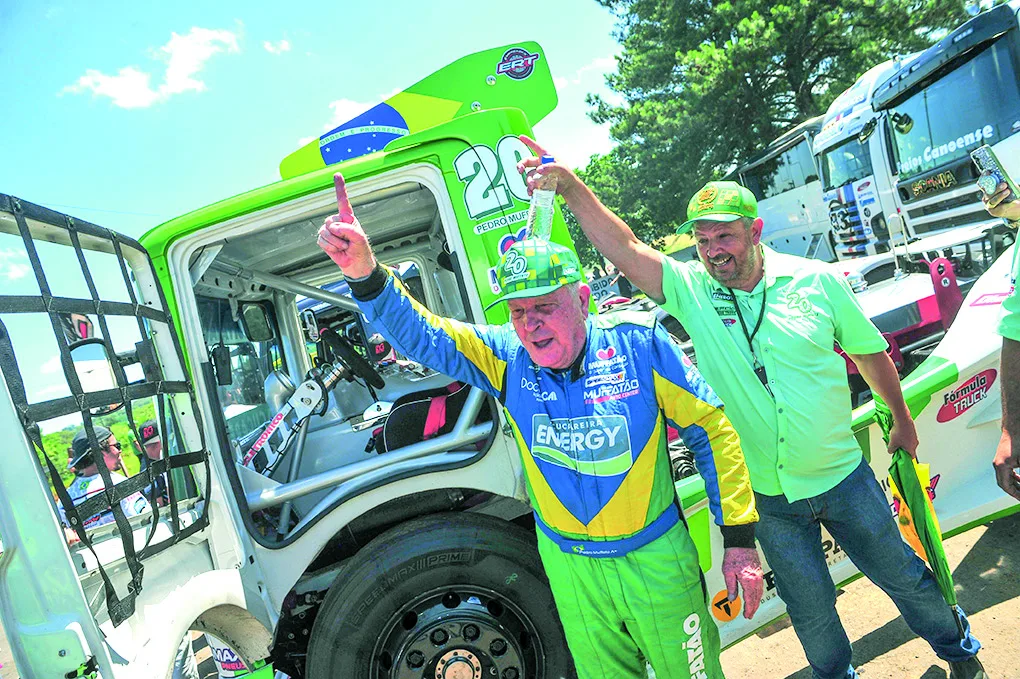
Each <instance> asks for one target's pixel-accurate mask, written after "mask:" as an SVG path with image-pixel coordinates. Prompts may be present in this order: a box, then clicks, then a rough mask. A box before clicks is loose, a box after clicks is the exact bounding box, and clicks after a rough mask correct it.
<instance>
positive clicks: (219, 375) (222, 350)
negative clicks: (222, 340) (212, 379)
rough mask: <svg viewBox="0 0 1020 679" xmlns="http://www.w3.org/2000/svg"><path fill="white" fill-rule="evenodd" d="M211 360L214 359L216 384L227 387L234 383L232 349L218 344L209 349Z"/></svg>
mask: <svg viewBox="0 0 1020 679" xmlns="http://www.w3.org/2000/svg"><path fill="white" fill-rule="evenodd" d="M209 358H211V359H212V364H213V372H215V373H216V384H218V385H220V386H221V387H225V386H227V385H229V384H230V383H231V382H233V381H234V376H233V374H232V372H233V371H232V370H231V367H230V347H228V346H227V345H226V344H217V345H216V346H214V347H212V348H211V349H209Z"/></svg>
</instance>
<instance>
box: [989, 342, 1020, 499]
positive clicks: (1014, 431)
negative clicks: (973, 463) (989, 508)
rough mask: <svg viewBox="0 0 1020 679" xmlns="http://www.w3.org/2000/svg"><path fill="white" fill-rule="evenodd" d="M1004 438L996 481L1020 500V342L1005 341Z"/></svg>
mask: <svg viewBox="0 0 1020 679" xmlns="http://www.w3.org/2000/svg"><path fill="white" fill-rule="evenodd" d="M1000 368H1001V369H1000V373H999V384H1000V385H1001V386H1000V388H1001V389H1002V437H1001V438H1000V439H999V446H998V448H996V451H995V459H994V460H993V461H992V464H993V466H994V467H995V480H996V482H998V484H999V487H1000V488H1002V489H1003V490H1004V491H1006V493H1007V494H1009V495H1011V496H1013V497H1014V498H1016V499H1017V500H1020V475H1018V474H1017V472H1016V471H1015V470H1016V468H1017V467H1020V341H1017V340H1014V339H1009V338H1008V337H1003V338H1002V365H1001V366H1000Z"/></svg>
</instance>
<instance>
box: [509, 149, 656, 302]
mask: <svg viewBox="0 0 1020 679" xmlns="http://www.w3.org/2000/svg"><path fill="white" fill-rule="evenodd" d="M521 141H523V142H524V143H525V144H526V145H527V146H528V148H530V149H531V150H532V151H533V152H534V153H535V154H536V156H538V157H537V158H525V159H524V160H522V161H521V162H520V163H518V164H517V169H518V171H520V172H521V173H524V172H526V171H528V170H529V169H531V168H535V167H538V166H539V165H540V164H541V160H540V158H541V157H542V156H543V155H549V154H548V152H547V151H546V150H545V149H544V148H542V147H541V146H540V145H539V144H538V143H537V142H536V141H535V140H534V139H531V138H530V137H527V136H523V135H522V136H521ZM542 173H543V174H544V175H550V174H552V175H555V176H556V192H557V193H559V194H560V195H561V196H563V199H564V200H565V201H567V206H568V207H570V211H571V212H573V213H574V216H575V217H577V222H578V223H579V224H580V225H581V229H582V230H583V231H584V235H586V236H587V237H588V240H590V241H591V243H592V245H594V246H595V249H596V250H598V251H599V252H601V253H602V254H603V255H604V256H605V257H606V259H608V260H609V261H610V262H612V263H613V264H614V265H615V266H616V268H617V269H619V270H620V271H622V272H623V275H625V276H626V277H627V279H628V280H629V281H630V282H631V283H633V284H634V285H636V286H637V287H639V288H641V289H642V290H644V292H645V294H646V295H648V296H649V297H650V298H652V299H653V300H655V301H656V302H663V301H664V300H665V297H664V296H663V294H662V257H663V255H662V253H661V252H659V251H658V250H655V249H654V248H652V247H651V246H649V245H647V244H646V243H644V242H642V241H641V240H639V239H638V237H637V236H635V235H634V232H633V231H631V229H630V227H629V226H627V224H626V223H624V221H623V220H622V219H620V218H619V217H618V216H617V215H616V214H615V213H613V211H612V210H610V209H609V208H607V207H606V206H605V205H603V204H602V201H600V200H599V199H598V197H597V196H596V195H595V194H594V193H593V192H592V190H591V189H589V188H588V187H587V186H585V184H584V182H582V181H581V180H580V178H579V177H578V176H577V175H576V174H574V172H573V170H571V169H570V168H569V167H567V166H566V165H563V164H561V163H548V164H546V165H543V166H542ZM532 175H533V173H531V174H529V176H528V189H529V191H530V190H531V189H533V181H534V178H533V176H532Z"/></svg>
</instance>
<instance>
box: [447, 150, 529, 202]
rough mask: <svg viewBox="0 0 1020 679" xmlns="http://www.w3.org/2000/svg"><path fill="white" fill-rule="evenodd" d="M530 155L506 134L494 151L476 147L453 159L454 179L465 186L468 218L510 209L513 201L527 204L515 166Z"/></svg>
mask: <svg viewBox="0 0 1020 679" xmlns="http://www.w3.org/2000/svg"><path fill="white" fill-rule="evenodd" d="M529 156H531V151H530V150H529V149H528V147H527V146H525V145H524V142H522V141H521V140H520V139H518V138H517V137H514V136H509V135H508V136H506V137H503V138H502V139H500V140H499V142H498V143H497V144H496V150H495V151H493V150H492V149H491V148H490V147H488V146H485V145H483V144H478V145H476V146H472V147H471V148H469V149H467V150H465V151H463V152H461V154H460V155H458V156H457V157H456V158H455V159H454V161H453V169H454V170H456V172H457V178H458V179H460V180H461V181H462V182H466V183H467V186H465V187H464V205H465V207H467V211H468V216H470V217H471V219H481V218H482V217H486V216H488V215H491V214H492V213H494V212H499V211H500V210H505V209H506V208H509V207H513V204H514V198H516V199H517V200H520V201H523V202H525V203H526V202H528V187H527V184H525V182H524V177H522V176H521V175H520V174H518V173H517V163H518V162H520V160H521V159H522V158H527V157H529Z"/></svg>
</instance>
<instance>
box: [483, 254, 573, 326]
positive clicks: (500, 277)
mask: <svg viewBox="0 0 1020 679" xmlns="http://www.w3.org/2000/svg"><path fill="white" fill-rule="evenodd" d="M581 279H582V273H581V263H580V262H579V261H578V259H577V255H575V254H574V251H573V250H571V249H570V248H568V247H565V246H563V245H560V244H559V243H550V242H549V241H545V240H539V239H536V238H528V239H525V240H522V241H519V242H517V243H514V244H513V245H511V246H510V248H509V249H508V250H507V251H506V252H505V253H503V256H502V257H501V258H500V260H499V266H498V267H496V282H497V283H498V284H499V289H500V291H501V292H500V295H499V297H497V298H496V299H495V300H493V301H492V303H490V304H489V305H488V306H486V307H485V308H486V309H489V308H491V307H493V306H495V305H497V304H499V303H500V302H505V301H506V300H508V299H520V298H522V297H541V296H542V295H548V294H549V293H550V292H555V291H556V290H559V289H560V288H562V287H563V286H564V285H569V284H570V283H575V282H577V281H580V280H581Z"/></svg>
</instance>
